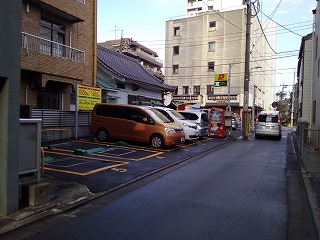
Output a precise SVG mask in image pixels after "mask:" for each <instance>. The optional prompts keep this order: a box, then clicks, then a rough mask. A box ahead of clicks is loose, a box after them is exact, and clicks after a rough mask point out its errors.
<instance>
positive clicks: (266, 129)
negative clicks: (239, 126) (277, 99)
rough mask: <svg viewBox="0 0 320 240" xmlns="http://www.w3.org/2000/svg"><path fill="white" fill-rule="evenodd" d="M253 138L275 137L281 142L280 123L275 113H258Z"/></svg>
mask: <svg viewBox="0 0 320 240" xmlns="http://www.w3.org/2000/svg"><path fill="white" fill-rule="evenodd" d="M254 131H255V138H260V137H275V138H276V139H278V140H281V136H282V133H281V121H280V117H279V114H277V113H260V114H259V115H258V116H257V119H256V124H255V130H254Z"/></svg>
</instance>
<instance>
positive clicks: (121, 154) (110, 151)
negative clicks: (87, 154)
mask: <svg viewBox="0 0 320 240" xmlns="http://www.w3.org/2000/svg"><path fill="white" fill-rule="evenodd" d="M117 150H119V151H123V153H118V154H112V151H117ZM106 152H107V153H108V154H109V155H111V156H123V155H127V154H130V153H135V152H136V151H135V150H128V149H122V148H119V147H114V148H108V149H106V150H104V151H100V152H98V153H106Z"/></svg>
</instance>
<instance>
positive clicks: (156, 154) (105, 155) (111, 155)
mask: <svg viewBox="0 0 320 240" xmlns="http://www.w3.org/2000/svg"><path fill="white" fill-rule="evenodd" d="M44 149H45V150H46V151H45V152H48V153H56V152H50V151H53V150H54V151H60V152H66V153H60V154H67V153H73V150H67V149H61V148H50V150H48V148H44ZM57 153H58V152H57ZM100 153H101V154H99V153H93V154H90V155H89V156H96V157H103V158H106V157H109V158H114V159H121V160H125V161H143V160H146V159H149V158H152V157H155V156H158V155H161V154H163V152H156V153H154V154H150V155H147V156H144V157H140V158H126V157H118V156H116V155H114V154H109V153H103V152H100ZM128 154H129V153H128ZM70 156H74V154H71V155H70ZM77 156H82V157H84V156H83V155H77ZM110 161H111V160H110Z"/></svg>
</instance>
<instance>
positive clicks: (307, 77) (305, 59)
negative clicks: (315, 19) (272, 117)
mask: <svg viewBox="0 0 320 240" xmlns="http://www.w3.org/2000/svg"><path fill="white" fill-rule="evenodd" d="M312 44H313V41H312V34H311V33H310V34H308V35H306V36H304V37H303V38H302V40H301V46H300V51H299V62H298V71H297V79H298V108H297V110H298V118H299V119H300V120H302V119H303V120H304V121H305V122H308V123H309V124H310V121H311V118H312V116H311V115H312V109H311V108H312V74H313V73H312V72H313V66H312Z"/></svg>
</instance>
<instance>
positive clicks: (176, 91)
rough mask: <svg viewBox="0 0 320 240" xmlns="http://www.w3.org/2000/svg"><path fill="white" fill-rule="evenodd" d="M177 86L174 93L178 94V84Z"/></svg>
mask: <svg viewBox="0 0 320 240" xmlns="http://www.w3.org/2000/svg"><path fill="white" fill-rule="evenodd" d="M175 87H176V89H175V90H174V93H173V95H178V86H175Z"/></svg>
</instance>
